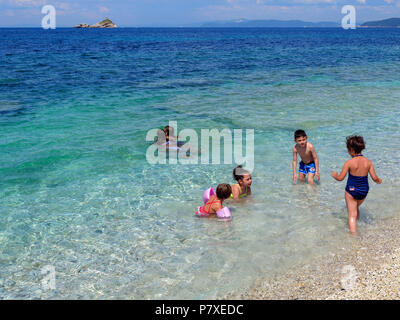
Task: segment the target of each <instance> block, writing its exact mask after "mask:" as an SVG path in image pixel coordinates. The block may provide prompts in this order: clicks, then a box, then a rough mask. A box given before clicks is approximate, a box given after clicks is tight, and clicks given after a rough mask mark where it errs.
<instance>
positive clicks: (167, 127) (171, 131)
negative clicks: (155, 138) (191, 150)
mask: <svg viewBox="0 0 400 320" xmlns="http://www.w3.org/2000/svg"><path fill="white" fill-rule="evenodd" d="M164 132H165V133H167V132H168V135H170V134H174V127H170V126H165V127H164Z"/></svg>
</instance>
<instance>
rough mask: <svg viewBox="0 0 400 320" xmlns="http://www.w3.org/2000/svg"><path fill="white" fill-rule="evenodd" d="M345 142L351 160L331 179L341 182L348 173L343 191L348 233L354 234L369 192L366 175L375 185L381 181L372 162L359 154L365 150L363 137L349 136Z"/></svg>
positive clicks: (333, 173) (333, 174)
mask: <svg viewBox="0 0 400 320" xmlns="http://www.w3.org/2000/svg"><path fill="white" fill-rule="evenodd" d="M346 140H347V141H346V142H347V151H348V153H349V155H350V156H351V157H352V159H350V160H347V161H346V162H345V164H344V166H343V169H342V172H341V173H340V174H338V173H337V172H336V171H335V172H332V177H333V178H334V179H336V180H337V181H342V180H343V179H344V178H345V177H346V175H347V173H349V177H348V180H347V185H346V189H345V190H346V191H345V200H346V206H347V212H348V215H349V228H350V232H351V233H356V231H357V224H356V223H357V220H359V219H360V211H359V207H360V205H361V204H362V203H363V202H364V200H365V198H366V197H367V194H368V191H369V185H368V173H369V174H370V175H371V178H372V180H373V181H374V182H375V183H378V184H381V183H382V180H381V179H380V178H378V176H377V175H376V173H375V169H374V165H373V164H372V161H371V160H369V159H367V158H366V157H364V156H363V155H362V154H361V152H362V151H363V150H364V149H365V142H364V139H363V137H361V136H349V137H347V138H346Z"/></svg>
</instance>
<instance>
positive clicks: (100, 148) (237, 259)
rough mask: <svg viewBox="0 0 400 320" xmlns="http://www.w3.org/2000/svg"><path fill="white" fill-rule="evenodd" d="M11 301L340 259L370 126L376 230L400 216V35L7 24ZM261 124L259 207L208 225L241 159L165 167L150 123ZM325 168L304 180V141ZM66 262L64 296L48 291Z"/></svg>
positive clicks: (1, 249)
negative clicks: (312, 183)
mask: <svg viewBox="0 0 400 320" xmlns="http://www.w3.org/2000/svg"><path fill="white" fill-rule="evenodd" d="M0 39H1V41H0V56H1V59H0V137H1V139H0V197H1V204H0V243H1V246H0V298H2V299H10V298H27V299H34V298H52V299H59V298H67V299H77V298H124V299H127V298H134V299H155V298H165V299H171V298H188V299H189V298H194V299H204V298H215V297H219V296H221V295H223V294H225V293H227V292H229V291H231V290H240V288H241V287H242V286H246V285H248V284H249V283H251V282H252V281H253V280H254V279H255V278H257V277H259V276H265V275H268V274H272V273H274V272H282V271H284V269H285V268H287V267H290V266H292V265H294V264H296V263H299V262H303V261H310V260H312V259H313V258H315V257H316V256H318V255H319V254H321V253H322V252H326V251H331V250H337V249H338V248H339V249H340V248H341V247H342V246H345V245H346V244H347V243H349V242H351V241H352V240H351V239H350V238H349V236H348V234H347V213H346V209H345V203H344V197H343V193H344V187H345V182H342V183H338V182H335V181H334V180H333V179H332V178H330V173H331V171H333V170H339V169H340V167H341V166H342V164H343V162H344V161H345V160H346V159H347V158H348V155H347V153H346V148H345V137H346V136H347V135H350V134H354V133H357V134H361V135H363V136H364V137H365V139H366V141H367V150H366V151H365V153H364V154H365V155H366V156H367V157H369V158H370V159H372V160H373V161H374V163H375V167H376V169H377V172H378V174H379V175H380V176H381V177H382V179H383V180H384V183H383V184H382V185H375V184H374V183H373V182H372V181H370V182H371V189H370V190H371V191H370V194H369V195H368V200H367V201H366V202H365V204H364V205H363V209H362V211H361V215H362V217H361V223H360V224H359V230H360V232H367V231H368V229H369V228H371V226H374V225H377V224H379V223H380V221H382V220H383V219H386V218H390V217H391V216H394V215H396V214H398V212H399V209H400V208H399V204H398V200H397V198H396V197H397V195H398V193H399V191H400V187H399V157H400V151H399V146H400V140H399V138H400V130H399V118H400V114H399V113H400V112H399V101H400V79H399V76H398V75H399V74H400V56H399V54H398V52H399V49H400V46H399V43H400V42H399V40H400V30H397V29H392V30H389V29H388V30H372V29H369V30H355V31H344V30H341V29H306V30H304V29H249V30H247V29H240V30H239V29H117V30H73V29H57V30H55V31H50V32H48V31H44V30H40V29H0ZM169 120H174V121H178V129H179V130H180V129H183V128H194V129H196V130H198V132H200V129H202V128H218V129H223V128H229V129H235V128H243V129H245V128H251V129H254V130H255V146H256V150H255V169H254V172H253V180H254V181H253V188H252V189H253V200H252V201H250V202H247V203H244V204H243V205H235V206H232V207H231V209H232V213H233V215H234V220H233V221H231V222H230V223H220V222H218V221H216V220H213V219H197V218H195V217H194V216H193V214H194V211H195V208H196V207H197V206H198V205H200V204H201V196H202V191H203V190H204V189H205V188H207V187H208V186H209V185H213V186H215V185H217V184H218V183H220V182H228V183H233V181H232V178H231V172H232V169H233V167H234V166H233V165H214V166H212V165H208V166H207V165H200V164H199V165H195V166H184V165H169V166H162V165H156V166H153V165H149V164H148V163H147V162H146V159H145V152H146V149H147V147H148V146H149V144H148V143H147V142H146V141H145V136H146V133H147V131H148V130H149V129H152V128H156V127H162V126H164V125H165V124H167V123H168V121H169ZM298 128H304V129H305V130H306V131H307V133H308V135H309V137H310V141H311V142H312V143H313V144H314V145H315V147H316V150H317V152H318V155H319V158H320V163H321V165H320V169H321V184H320V185H319V186H318V188H317V190H316V191H310V190H309V189H308V188H307V186H305V185H299V186H296V187H293V186H292V185H291V156H292V155H291V147H292V145H293V132H294V130H296V129H298ZM45 265H53V266H54V267H55V270H56V290H55V291H47V290H43V288H42V285H41V279H42V278H43V276H42V275H41V273H40V272H41V269H42V268H43V267H44V266H45Z"/></svg>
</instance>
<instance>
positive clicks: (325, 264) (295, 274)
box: [225, 217, 400, 300]
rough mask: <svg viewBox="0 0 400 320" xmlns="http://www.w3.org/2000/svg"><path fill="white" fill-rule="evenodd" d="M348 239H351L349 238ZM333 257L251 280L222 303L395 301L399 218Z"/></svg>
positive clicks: (399, 280)
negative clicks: (228, 301) (246, 301)
mask: <svg viewBox="0 0 400 320" xmlns="http://www.w3.org/2000/svg"><path fill="white" fill-rule="evenodd" d="M349 237H352V235H350V234H349ZM353 237H355V239H354V240H355V241H353V242H352V245H350V246H348V247H346V248H338V252H336V253H332V252H329V253H327V254H326V256H322V257H320V258H319V259H317V260H315V261H314V262H312V263H309V264H302V265H298V266H296V267H293V268H291V269H289V270H287V271H285V272H284V273H283V274H277V275H274V276H271V277H269V278H265V279H258V280H256V281H255V282H254V283H253V285H252V286H251V287H249V288H247V289H244V290H243V291H242V292H240V293H231V294H229V295H227V296H226V297H225V298H226V299H252V300H282V299H288V300H289V299H290V300H298V299H300V300H321V299H322V300H353V299H360V300H361V299H362V300H367V299H376V300H378V299H379V300H391V299H400V218H399V217H396V218H391V219H387V220H385V221H383V222H382V223H381V224H380V225H379V226H374V227H372V228H370V229H369V230H367V231H366V232H365V233H364V234H361V235H357V236H353Z"/></svg>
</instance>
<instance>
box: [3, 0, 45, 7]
mask: <svg viewBox="0 0 400 320" xmlns="http://www.w3.org/2000/svg"><path fill="white" fill-rule="evenodd" d="M8 3H9V4H10V5H12V6H17V7H37V6H43V5H45V4H46V3H47V0H8Z"/></svg>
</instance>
